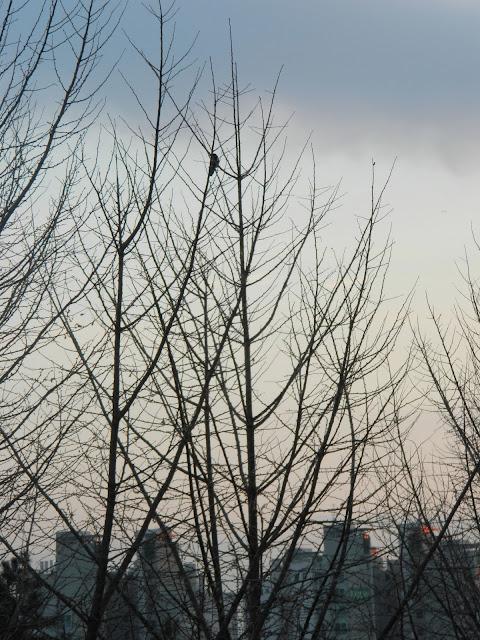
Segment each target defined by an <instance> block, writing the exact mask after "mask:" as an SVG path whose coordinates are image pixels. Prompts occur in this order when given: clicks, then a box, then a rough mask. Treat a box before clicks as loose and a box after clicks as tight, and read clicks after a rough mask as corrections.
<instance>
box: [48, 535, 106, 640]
mask: <svg viewBox="0 0 480 640" xmlns="http://www.w3.org/2000/svg"><path fill="white" fill-rule="evenodd" d="M97 549H98V539H97V537H96V536H95V535H93V534H90V533H82V532H79V533H74V532H71V531H59V532H57V535H56V562H55V565H54V567H53V568H50V567H49V574H48V576H47V577H46V579H47V583H48V585H49V586H50V587H51V588H52V593H51V595H50V596H49V598H48V601H47V605H46V607H45V611H44V617H45V618H46V619H47V621H49V624H48V627H47V628H46V630H45V633H46V635H47V636H50V637H52V638H61V639H63V638H69V639H71V640H77V639H78V640H80V639H82V638H84V637H85V628H86V626H85V623H84V622H83V621H82V617H81V615H78V613H76V611H78V612H80V613H83V614H84V615H85V616H88V614H89V611H90V607H91V603H92V593H93V588H94V584H95V576H96V570H97V563H96V555H97ZM53 591H56V592H57V593H58V594H59V595H60V596H63V597H64V598H65V599H66V600H67V601H68V602H72V603H75V610H76V611H74V610H73V609H72V607H69V606H68V604H67V603H66V602H64V601H63V600H62V598H61V597H57V596H56V595H55V594H54V593H53Z"/></svg>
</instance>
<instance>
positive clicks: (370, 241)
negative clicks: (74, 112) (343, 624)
mask: <svg viewBox="0 0 480 640" xmlns="http://www.w3.org/2000/svg"><path fill="white" fill-rule="evenodd" d="M55 6H56V5H55ZM93 7H94V5H90V12H88V13H87V17H86V22H85V23H84V31H83V32H80V30H79V29H78V28H75V29H74V32H73V33H74V35H72V36H67V37H66V41H68V42H72V43H74V42H75V41H76V38H77V37H79V38H80V42H81V43H83V46H84V47H87V48H88V46H91V47H93V46H94V44H95V46H97V47H98V33H99V32H98V29H100V27H97V31H96V32H95V33H96V35H95V37H93V38H92V37H90V35H89V34H90V29H92V28H93V29H94V26H92V22H91V21H92V20H94V19H95V20H97V19H98V20H99V19H100V16H101V15H102V14H101V13H99V10H100V9H97V12H95V11H94V8H93ZM102 9H103V10H104V11H106V8H104V7H102ZM82 11H84V7H83V5H79V13H78V16H80V17H81V16H83V13H82ZM150 13H151V15H152V16H153V17H154V18H155V19H156V20H157V21H158V25H159V39H158V41H159V50H158V51H157V54H156V55H157V57H156V58H155V59H154V58H153V57H151V56H150V55H149V54H147V53H146V52H144V51H143V50H142V49H141V48H140V47H139V46H138V45H136V44H135V43H131V44H132V46H133V48H134V49H136V51H137V53H138V54H139V56H140V58H141V60H143V63H145V64H146V68H147V69H148V70H149V72H150V74H151V84H150V86H153V85H155V100H154V101H148V102H142V100H141V98H140V93H139V92H137V91H136V90H135V87H134V86H132V87H131V89H132V93H133V96H134V98H135V100H137V102H138V105H139V114H140V117H141V118H142V122H141V123H140V122H138V121H137V122H136V123H135V125H133V124H132V123H131V121H130V122H129V124H128V125H127V124H126V123H125V122H121V121H114V120H113V119H112V121H111V125H110V128H109V129H108V131H106V132H105V131H104V132H103V133H102V138H101V142H99V144H98V146H97V152H96V154H95V153H92V152H91V148H89V147H87V146H86V145H83V146H82V145H78V146H77V147H74V148H73V149H72V150H71V160H70V163H71V164H70V165H68V166H70V167H71V171H72V172H73V173H69V174H68V175H69V176H70V178H69V179H68V180H67V181H66V182H65V183H64V184H65V185H68V190H67V191H66V195H65V197H64V198H63V199H60V200H59V202H58V209H57V213H56V216H57V217H56V218H55V219H54V221H53V222H49V223H48V224H49V225H50V226H49V227H48V228H52V229H56V228H57V226H58V224H59V220H61V219H62V217H64V216H68V217H69V219H70V220H71V225H70V226H69V227H68V229H69V233H68V234H65V235H64V236H63V237H62V244H61V251H55V253H54V255H55V277H54V278H53V279H52V278H50V272H47V273H46V274H44V275H43V277H41V278H39V279H38V280H36V282H38V283H39V286H41V287H42V293H43V294H44V295H43V296H42V297H41V298H39V299H38V305H37V308H36V309H35V310H34V311H33V312H32V314H31V315H30V316H29V317H30V318H31V321H32V322H33V323H34V324H35V323H37V321H38V322H43V324H39V325H38V326H39V327H41V328H40V329H39V330H38V331H37V333H36V334H35V336H34V339H35V340H38V339H39V337H40V336H42V337H43V335H47V334H46V333H45V334H44V333H43V331H44V328H43V327H46V326H47V325H46V324H45V321H44V314H47V315H48V318H49V319H50V320H49V323H50V324H48V340H49V343H48V348H45V346H43V345H42V348H40V349H38V350H37V353H36V354H35V361H34V363H33V364H32V365H30V364H29V363H28V364H29V367H31V368H29V367H27V366H26V362H25V358H23V360H22V362H21V364H22V367H21V368H20V369H18V367H15V368H14V369H12V372H11V373H14V374H15V375H14V376H13V377H12V376H11V377H12V380H13V382H14V384H15V385H23V386H22V389H24V390H25V391H22V393H23V394H24V396H25V395H26V394H27V393H28V402H29V405H28V406H29V408H28V411H27V412H26V413H25V412H24V411H23V412H15V411H12V415H11V416H10V420H11V423H12V424H13V425H14V427H13V428H12V430H11V432H10V433H11V434H13V435H6V436H5V453H6V454H7V455H8V456H9V457H10V458H11V460H12V461H13V464H14V465H15V469H16V470H17V471H16V472H17V473H18V476H19V478H21V481H22V483H25V486H28V487H33V492H32V495H31V501H30V502H29V501H27V500H19V497H18V495H16V497H15V505H16V506H17V508H18V513H17V514H15V517H14V518H12V519H11V522H12V527H17V532H18V534H19V535H20V537H21V535H22V534H21V532H22V527H23V526H24V523H25V521H28V522H29V526H28V528H27V529H28V530H27V531H26V533H25V534H23V535H24V538H25V543H26V544H27V543H28V545H30V546H33V547H35V546H36V547H39V546H40V545H42V544H43V545H44V546H48V544H49V542H51V541H52V540H53V537H54V535H55V533H56V532H57V530H58V529H59V528H62V529H64V530H65V529H66V533H65V535H66V536H67V537H66V538H62V537H61V536H60V537H58V535H57V550H58V549H61V545H62V544H64V542H62V541H64V540H67V539H68V540H69V543H68V544H70V545H71V546H72V548H74V547H75V549H76V548H77V547H76V546H75V545H77V544H78V546H79V551H78V552H77V551H75V553H76V554H77V555H78V557H79V558H80V560H79V565H78V566H80V564H81V566H82V567H83V568H84V569H85V567H87V566H88V567H89V571H88V572H87V573H84V574H82V576H83V577H82V584H81V587H79V589H81V593H82V594H84V593H86V594H88V595H87V596H86V597H82V598H80V597H77V596H78V593H80V591H79V592H76V593H71V592H68V591H67V588H66V587H65V586H64V585H63V583H62V579H63V578H62V576H61V571H62V568H61V566H60V564H59V566H58V567H57V573H56V575H55V574H54V575H53V576H45V577H42V576H38V580H39V581H40V582H41V583H42V584H43V586H44V587H45V588H46V589H48V591H49V592H50V593H51V594H52V595H51V596H50V601H49V604H48V607H50V608H52V607H53V609H55V607H56V610H57V611H58V612H60V613H59V615H63V614H62V613H61V612H62V611H65V607H67V610H68V612H69V613H68V614H69V615H70V614H71V613H73V614H74V615H75V616H76V621H77V622H78V630H77V632H78V633H85V637H86V638H88V639H90V640H93V639H95V638H100V637H105V634H107V633H109V632H108V631H106V629H107V628H108V624H110V623H109V620H108V618H109V612H111V611H112V607H113V606H114V604H115V607H117V608H118V611H119V613H118V615H119V617H120V618H121V617H122V615H123V614H121V610H123V609H125V610H126V611H127V612H128V616H127V615H126V614H125V616H124V618H122V619H127V617H128V619H129V620H130V619H133V622H132V634H133V635H132V637H135V635H134V634H137V636H138V637H142V638H143V637H155V638H166V637H179V638H180V637H185V638H192V637H206V638H232V637H235V636H237V635H239V634H241V635H242V637H244V638H248V639H249V640H254V639H257V638H260V637H264V636H265V635H266V634H267V632H268V629H271V625H272V619H273V618H274V616H275V608H276V605H277V603H278V602H279V601H280V600H281V598H282V596H284V595H285V593H286V591H285V589H286V588H287V587H288V580H289V576H291V572H290V568H291V566H292V564H293V563H294V561H295V559H296V557H297V556H296V554H297V553H298V551H299V549H301V548H302V545H305V544H310V545H313V546H314V547H315V548H316V549H318V550H319V549H320V547H321V544H322V538H323V533H322V528H321V527H322V524H324V523H325V522H326V521H328V522H330V523H331V525H332V527H333V528H332V529H331V531H333V532H334V533H335V535H334V537H335V539H336V543H335V545H333V546H332V552H331V553H330V555H328V554H326V555H325V557H324V560H322V563H323V564H322V567H321V569H319V570H318V573H317V574H315V576H314V580H313V581H312V583H311V589H310V595H311V598H310V600H309V601H308V606H306V607H305V611H304V614H302V617H301V619H299V620H298V624H297V627H296V632H295V633H296V636H295V637H298V638H303V637H323V635H324V634H325V633H328V631H326V629H327V628H328V626H329V625H332V624H335V623H334V621H332V619H331V618H330V617H329V615H330V614H329V612H330V611H331V607H330V604H331V603H332V602H333V600H334V598H335V597H336V593H337V594H338V590H337V586H338V582H339V580H340V577H341V576H342V575H343V572H344V571H346V570H348V571H349V572H350V574H349V575H351V576H353V577H352V578H351V579H352V580H353V581H357V582H355V584H356V585H357V586H356V587H355V588H357V589H362V588H363V587H361V586H359V585H360V583H359V582H358V581H359V580H366V579H367V578H366V577H365V576H367V574H368V573H369V571H370V569H368V570H367V571H366V573H365V574H364V573H362V572H358V571H357V570H356V567H357V566H360V567H365V566H366V562H367V560H368V559H369V549H370V547H369V545H368V544H366V543H364V542H363V540H364V539H366V538H364V536H365V535H367V534H366V533H365V532H364V531H363V530H360V529H358V527H357V525H356V520H359V521H360V520H361V521H362V522H363V523H367V522H369V521H371V520H372V519H373V517H374V514H376V513H377V504H376V494H377V490H378V487H377V486H376V485H375V483H374V482H373V478H374V477H375V469H376V466H377V465H378V464H379V463H380V461H383V460H384V458H385V457H386V456H387V455H389V449H388V446H387V444H388V442H389V441H390V440H391V438H392V434H393V433H396V430H397V428H398V415H399V404H398V403H399V402H400V399H401V394H400V391H401V387H402V384H403V380H404V373H405V371H404V367H403V366H400V367H399V368H398V370H395V371H393V370H392V367H391V363H390V354H391V352H392V350H393V348H394V346H395V342H396V339H397V336H398V334H399V331H400V329H401V327H402V324H403V320H404V317H405V313H406V306H405V305H402V304H401V305H400V308H399V309H397V311H395V312H394V313H393V317H390V316H388V315H387V310H388V309H390V308H391V307H390V305H389V304H387V301H386V300H385V292H384V286H385V277H386V272H387V268H388V264H389V256H390V241H389V238H388V236H386V237H383V238H382V232H381V225H382V220H383V208H382V197H383V190H382V189H381V190H380V191H379V192H378V193H377V191H376V187H375V184H374V185H373V186H372V201H371V203H370V205H369V207H368V211H367V214H366V215H365V216H364V217H359V218H358V221H357V226H356V229H355V230H354V231H352V234H351V236H348V240H347V241H348V242H349V243H350V245H351V248H350V250H345V251H344V252H343V253H340V254H339V253H335V252H333V251H330V250H329V248H328V246H327V245H326V244H325V242H324V240H323V235H324V233H325V224H326V220H327V216H328V215H329V213H330V212H331V210H332V208H333V205H334V204H335V202H336V197H337V191H336V189H322V188H319V187H318V185H317V177H316V175H315V165H314V161H312V162H311V165H312V178H311V181H310V183H309V185H307V186H306V187H305V185H304V183H303V181H302V179H301V176H300V166H301V163H302V162H304V163H305V164H307V163H308V162H310V160H309V158H306V159H304V158H303V157H301V158H299V159H298V160H297V161H295V162H293V163H292V162H291V161H289V159H288V156H287V155H286V153H285V151H284V147H283V133H284V127H283V126H278V125H277V123H276V120H275V118H274V98H275V93H276V88H275V90H274V91H273V93H272V94H271V97H270V98H269V99H268V100H267V102H265V101H264V100H263V99H259V100H258V101H256V102H255V101H253V100H252V95H251V93H250V92H249V91H247V90H246V89H245V90H244V89H242V88H241V86H240V84H239V79H238V75H237V69H236V66H235V62H234V56H233V53H232V56H231V60H232V64H231V76H230V78H229V80H228V82H227V83H226V85H222V86H218V85H217V84H216V82H215V80H214V76H213V74H212V81H211V83H212V84H211V93H210V95H211V100H210V102H209V103H208V104H206V103H201V104H200V106H198V105H196V106H195V107H194V105H193V103H192V95H193V91H194V90H195V88H196V85H197V82H198V79H195V78H194V80H193V83H192V88H191V91H190V90H188V92H187V95H186V96H185V97H184V99H183V100H182V99H181V98H180V97H178V95H176V94H175V92H174V88H175V87H174V84H175V80H176V77H177V75H178V73H179V72H180V71H181V70H182V68H184V67H185V66H186V65H187V62H186V58H185V57H180V58H175V57H174V55H173V51H174V49H173V43H172V40H171V37H172V29H171V27H172V23H171V17H172V10H171V9H169V10H167V11H165V10H164V8H162V6H161V5H158V7H157V8H156V9H155V10H154V9H153V8H152V9H151V10H150ZM53 15H55V14H53ZM79 19H80V18H79ZM65 20H66V25H67V26H72V25H73V24H74V22H71V16H70V15H68V16H66V17H65ZM95 24H96V23H95ZM72 28H73V26H72ZM100 33H101V30H100ZM79 34H81V35H79ZM50 50H53V51H55V49H52V48H50ZM80 50H82V49H81V47H80ZM82 51H83V50H82ZM82 56H83V57H82ZM92 56H93V53H89V54H88V55H86V54H85V53H84V52H83V53H81V55H80V54H78V57H77V59H78V60H79V62H78V65H77V67H78V69H80V71H78V75H77V76H75V77H74V79H73V80H72V82H71V85H72V87H77V86H78V84H80V86H79V87H78V91H79V90H80V88H83V83H84V81H86V79H87V78H88V75H89V73H90V72H91V66H92V65H94V58H92ZM76 83H77V84H76ZM78 91H77V89H75V90H74V89H71V90H70V93H68V92H66V94H65V105H66V106H65V107H64V110H63V112H62V117H63V113H64V112H65V110H66V108H67V107H68V106H69V105H70V101H71V100H72V99H73V98H72V96H73V97H74V98H77V96H78V95H79V94H78ZM87 113H88V108H87ZM59 114H60V112H59ZM82 117H83V115H82V114H80V120H74V121H73V123H74V124H71V121H69V122H70V129H69V132H70V135H71V134H72V133H75V132H78V131H79V130H80V129H81V128H82V126H83V125H82V124H81V123H83V122H84V121H83V120H82ZM60 121H61V118H60V120H59V122H60ZM35 129H36V127H35V126H33V124H32V126H31V127H30V130H31V131H32V135H33V134H34V133H35ZM28 131H29V130H27V132H26V133H28ZM62 135H65V131H64V130H62V129H61V127H60V125H57V128H56V129H54V130H53V131H51V133H50V136H49V137H48V136H47V144H50V147H52V145H53V144H54V142H55V141H56V140H57V138H56V136H59V140H61V136H62ZM50 139H51V140H52V142H50V143H49V142H48V141H49V140H50ZM50 147H49V149H50ZM107 149H108V152H107ZM47 156H48V153H47V155H46V156H45V157H47ZM38 158H39V159H38V163H40V162H41V163H42V164H39V169H38V172H37V173H38V174H39V175H40V174H41V173H42V172H43V171H44V168H45V169H46V168H47V165H46V160H45V159H43V160H42V158H43V156H41V155H40V156H38ZM35 166H37V165H35ZM56 171H58V167H57V168H56ZM25 184H26V185H27V184H28V183H27V182H26V183H25ZM32 184H33V182H32ZM52 224H53V227H52ZM47 233H48V232H47ZM52 234H53V232H52V233H51V235H52ZM377 235H378V236H379V240H378V241H377V240H376V238H377ZM53 236H54V234H53V235H52V237H53ZM42 237H43V236H42ZM48 239H50V236H48ZM46 246H48V247H50V244H49V243H48V242H47V243H46ZM54 246H55V248H56V245H54ZM48 251H50V249H48ZM37 273H38V271H37ZM45 294H47V295H45ZM384 308H385V310H384ZM19 364H20V362H19ZM40 372H41V373H40ZM32 460H33V461H34V463H32ZM153 527H155V528H156V532H152V528H153ZM85 530H88V531H89V532H90V533H91V535H90V533H89V534H88V535H87V534H86V533H85ZM337 532H338V536H337ZM332 536H333V533H332ZM359 536H361V537H359ZM326 537H328V536H326ZM2 538H3V541H4V544H5V545H6V546H7V547H8V548H9V549H11V550H15V546H14V545H12V543H11V539H10V537H9V534H8V533H7V534H3V535H2ZM353 538H355V539H356V540H357V541H358V540H362V543H361V545H360V547H358V548H357V547H355V551H354V552H353V551H352V550H351V545H350V542H351V540H352V539H353ZM367 538H368V536H367ZM75 541H76V542H75ZM332 544H333V543H332ZM72 553H73V552H72ZM318 553H320V552H318ZM149 554H150V555H149ZM317 555H318V554H317ZM62 557H63V556H62ZM72 562H73V560H72ZM65 566H66V565H65ZM65 571H66V570H65ZM289 572H290V573H289ZM309 575H310V574H309ZM152 576H153V578H152ZM310 579H311V578H310V577H309V580H310ZM368 579H370V578H368ZM357 583H358V584H357ZM267 584H268V589H266V585H267ZM135 585H137V586H135ZM54 601H55V603H57V604H52V603H53V602H54ZM152 602H157V608H156V609H155V607H153V605H152V604H151V603H152ZM149 603H150V604H149ZM162 603H163V604H162ZM122 607H123V609H122ZM152 607H153V610H152ZM69 622H71V620H70V619H69ZM357 623H358V621H357ZM72 624H73V623H72ZM75 624H76V623H75ZM369 633H370V631H369ZM371 633H373V631H372V632H371ZM371 633H370V635H369V636H366V637H371Z"/></svg>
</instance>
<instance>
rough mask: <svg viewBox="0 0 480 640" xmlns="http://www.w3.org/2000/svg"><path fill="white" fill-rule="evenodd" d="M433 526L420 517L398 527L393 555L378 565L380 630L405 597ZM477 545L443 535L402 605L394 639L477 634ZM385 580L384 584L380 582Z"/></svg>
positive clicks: (454, 639) (444, 639)
mask: <svg viewBox="0 0 480 640" xmlns="http://www.w3.org/2000/svg"><path fill="white" fill-rule="evenodd" d="M434 540H435V529H433V528H431V527H430V526H427V525H422V524H419V523H408V524H405V525H404V526H403V527H401V528H400V541H399V548H398V554H397V557H396V558H395V559H393V560H389V561H388V562H387V563H386V565H385V566H384V567H383V569H381V568H379V567H377V570H376V587H377V598H376V599H377V611H378V615H379V618H378V630H379V633H380V632H381V631H382V630H383V629H384V628H385V625H386V624H387V623H388V622H389V620H390V619H391V617H392V615H393V614H394V613H395V612H396V611H397V610H398V607H399V606H400V604H401V603H402V601H403V600H404V596H405V594H406V593H407V592H408V591H409V589H410V586H411V585H412V584H413V581H415V580H416V577H417V574H418V571H419V568H420V567H421V565H422V563H423V561H424V559H425V557H426V555H427V553H428V552H429V550H430V548H431V545H432V544H433V542H434ZM479 578H480V547H479V546H478V545H477V544H470V543H468V542H466V541H465V540H458V539H455V538H452V537H446V538H444V539H443V540H442V542H441V543H440V545H439V547H438V549H437V551H436V552H435V554H434V555H433V557H432V558H431V560H430V562H429V563H428V565H427V568H426V569H425V570H424V571H423V572H422V575H421V577H420V580H419V581H418V584H417V585H416V587H415V589H414V591H413V594H412V596H411V598H410V599H409V600H408V602H407V603H406V605H405V607H404V608H403V611H402V614H401V616H400V617H399V620H398V623H397V626H396V627H395V629H393V630H392V632H390V633H389V638H392V640H396V639H397V638H398V639H401V640H410V639H411V640H422V639H424V638H428V639H429V640H430V639H431V638H435V640H458V639H465V640H470V639H471V638H478V637H480V589H479ZM382 586H383V588H382Z"/></svg>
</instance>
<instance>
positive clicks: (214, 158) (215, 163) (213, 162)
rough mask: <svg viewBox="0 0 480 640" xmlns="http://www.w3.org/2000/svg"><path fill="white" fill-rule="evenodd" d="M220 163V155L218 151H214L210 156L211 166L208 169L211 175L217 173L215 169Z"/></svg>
mask: <svg viewBox="0 0 480 640" xmlns="http://www.w3.org/2000/svg"><path fill="white" fill-rule="evenodd" d="M219 164H220V160H219V159H218V156H217V154H216V153H212V155H211V156H210V167H209V169H208V175H209V176H210V177H212V176H213V174H214V173H215V170H216V169H217V168H218V165H219Z"/></svg>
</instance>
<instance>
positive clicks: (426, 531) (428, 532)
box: [420, 524, 440, 535]
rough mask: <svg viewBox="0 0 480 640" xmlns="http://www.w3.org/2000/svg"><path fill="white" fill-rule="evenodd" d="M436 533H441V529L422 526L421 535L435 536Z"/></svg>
mask: <svg viewBox="0 0 480 640" xmlns="http://www.w3.org/2000/svg"><path fill="white" fill-rule="evenodd" d="M434 531H440V529H439V528H438V527H429V526H428V525H426V524H422V525H420V533H423V534H424V535H433V532H434Z"/></svg>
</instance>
